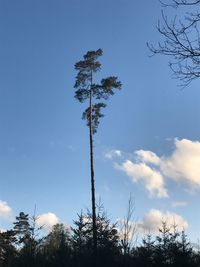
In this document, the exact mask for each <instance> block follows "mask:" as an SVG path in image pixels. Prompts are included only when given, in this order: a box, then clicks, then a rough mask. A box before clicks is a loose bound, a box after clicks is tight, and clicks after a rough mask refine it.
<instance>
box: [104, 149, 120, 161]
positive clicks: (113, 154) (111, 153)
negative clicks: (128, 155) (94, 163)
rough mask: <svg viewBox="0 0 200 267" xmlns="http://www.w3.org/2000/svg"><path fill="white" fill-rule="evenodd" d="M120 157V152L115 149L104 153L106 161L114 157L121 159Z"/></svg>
mask: <svg viewBox="0 0 200 267" xmlns="http://www.w3.org/2000/svg"><path fill="white" fill-rule="evenodd" d="M121 156H122V152H121V151H120V150H117V149H110V150H107V151H106V152H105V157H106V158H107V159H113V158H114V157H121Z"/></svg>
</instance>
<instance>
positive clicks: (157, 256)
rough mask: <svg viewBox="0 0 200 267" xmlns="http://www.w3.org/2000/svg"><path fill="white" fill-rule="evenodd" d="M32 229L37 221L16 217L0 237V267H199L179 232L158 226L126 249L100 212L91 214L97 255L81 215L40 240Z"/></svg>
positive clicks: (85, 217) (85, 216) (38, 231)
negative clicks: (71, 224)
mask: <svg viewBox="0 0 200 267" xmlns="http://www.w3.org/2000/svg"><path fill="white" fill-rule="evenodd" d="M41 228H42V227H39V228H38V227H37V217H35V216H33V217H31V218H30V217H29V215H28V214H25V213H23V212H21V213H20V214H19V216H17V217H16V221H15V222H14V224H13V228H12V229H11V230H8V231H6V232H0V266H1V267H32V266H35V267H47V266H48V267H54V266H55V267H65V266H66V267H67V266H69V267H71V266H73V267H81V266H83V267H84V266H87V267H89V266H105V267H107V266H110V267H112V266H115V267H118V266H127V267H128V266H135V267H137V266H138V267H162V266H174V267H184V266H187V267H190V266H191V267H199V266H200V253H199V252H198V251H196V252H195V251H194V250H193V249H192V247H191V245H190V243H189V242H188V240H187V236H186V234H185V232H184V231H183V232H179V231H178V230H177V227H176V226H174V228H173V229H172V230H170V229H168V227H167V225H166V223H165V222H163V225H162V229H160V230H159V234H158V235H157V236H154V237H153V236H151V235H147V236H146V237H145V238H144V239H143V240H142V241H141V244H140V245H139V246H133V247H131V245H130V242H129V239H128V237H127V239H124V236H122V234H123V233H122V232H121V233H120V231H119V230H118V227H117V225H116V224H112V223H111V222H110V220H109V219H108V217H107V215H106V213H105V212H104V211H103V210H102V209H99V211H98V213H97V250H96V252H95V253H94V250H93V234H92V215H91V213H90V212H87V213H86V214H84V213H81V214H79V215H78V219H77V220H76V221H74V224H73V227H70V228H69V227H66V226H65V225H63V224H56V225H54V226H53V228H52V230H51V231H50V232H49V233H48V234H47V235H46V236H44V235H42V234H41V230H42V229H41ZM124 240H126V242H124Z"/></svg>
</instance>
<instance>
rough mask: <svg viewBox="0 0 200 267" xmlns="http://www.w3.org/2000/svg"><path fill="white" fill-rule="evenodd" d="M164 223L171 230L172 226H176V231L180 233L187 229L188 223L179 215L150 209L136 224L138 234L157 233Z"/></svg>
mask: <svg viewBox="0 0 200 267" xmlns="http://www.w3.org/2000/svg"><path fill="white" fill-rule="evenodd" d="M163 222H166V225H167V227H168V228H170V229H171V230H173V226H174V225H176V226H177V230H180V231H182V230H183V229H184V230H185V229H187V228H188V222H187V221H186V220H185V219H184V218H183V217H182V216H181V215H179V214H177V213H172V212H169V211H167V212H162V211H160V210H157V209H151V210H150V211H149V212H148V213H146V214H145V215H144V217H143V220H142V221H141V222H139V223H138V230H139V231H140V233H149V232H150V233H158V230H159V228H161V229H162V223H163Z"/></svg>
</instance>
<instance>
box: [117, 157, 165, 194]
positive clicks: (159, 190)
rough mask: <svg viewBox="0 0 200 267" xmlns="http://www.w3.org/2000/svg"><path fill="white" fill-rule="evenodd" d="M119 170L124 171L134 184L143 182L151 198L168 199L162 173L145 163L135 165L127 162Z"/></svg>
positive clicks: (119, 166)
mask: <svg viewBox="0 0 200 267" xmlns="http://www.w3.org/2000/svg"><path fill="white" fill-rule="evenodd" d="M118 168H120V169H121V170H123V171H124V172H125V173H126V174H127V175H128V176H129V177H130V178H131V180H132V181H133V182H136V183H137V182H142V183H143V184H144V185H145V188H146V190H147V191H148V192H149V194H150V196H151V197H158V198H162V197H168V193H167V190H166V188H165V185H164V179H163V176H162V175H161V173H160V172H159V171H157V170H154V169H152V168H151V167H149V166H148V165H146V164H145V163H133V162H132V161H130V160H126V161H125V162H124V163H122V164H121V165H118Z"/></svg>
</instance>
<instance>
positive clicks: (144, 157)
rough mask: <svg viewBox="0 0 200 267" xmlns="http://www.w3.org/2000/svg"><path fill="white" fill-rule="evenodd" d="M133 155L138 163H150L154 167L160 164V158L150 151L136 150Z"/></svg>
mask: <svg viewBox="0 0 200 267" xmlns="http://www.w3.org/2000/svg"><path fill="white" fill-rule="evenodd" d="M135 154H136V155H137V156H138V159H139V161H142V162H145V163H151V164H154V165H159V164H160V158H159V157H158V156H157V155H156V154H155V153H153V152H152V151H146V150H142V149H141V150H137V151H136V152H135Z"/></svg>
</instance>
